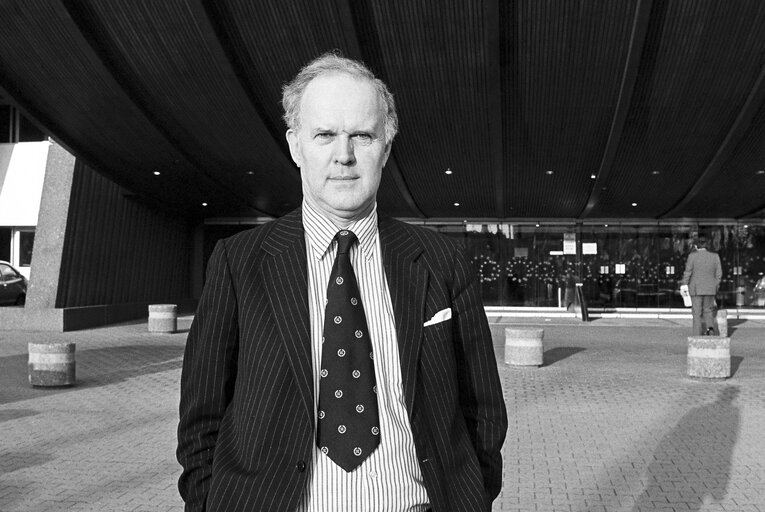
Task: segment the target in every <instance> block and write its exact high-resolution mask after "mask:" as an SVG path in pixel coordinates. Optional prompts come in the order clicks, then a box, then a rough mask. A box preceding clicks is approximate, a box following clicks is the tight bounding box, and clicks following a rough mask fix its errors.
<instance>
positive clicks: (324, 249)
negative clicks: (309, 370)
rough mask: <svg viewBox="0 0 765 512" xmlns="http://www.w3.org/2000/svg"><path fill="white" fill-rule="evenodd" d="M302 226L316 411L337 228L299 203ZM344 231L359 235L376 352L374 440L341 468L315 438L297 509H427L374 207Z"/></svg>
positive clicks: (357, 253) (357, 259) (360, 274)
mask: <svg viewBox="0 0 765 512" xmlns="http://www.w3.org/2000/svg"><path fill="white" fill-rule="evenodd" d="M303 226H304V228H305V238H306V251H307V257H308V307H309V311H310V320H311V356H312V362H313V386H314V408H313V410H314V414H316V411H317V409H318V396H319V369H320V368H321V352H322V349H321V338H322V332H323V329H324V325H323V323H324V305H325V302H326V298H327V283H328V282H329V276H330V274H331V272H332V266H333V264H334V261H335V254H336V252H337V244H336V243H335V242H333V238H334V236H335V234H336V233H337V231H338V230H339V228H337V227H336V226H335V225H334V224H333V223H332V222H331V221H330V220H329V219H327V218H326V217H324V216H322V215H321V214H320V213H319V212H318V211H316V210H315V209H313V208H311V206H309V205H308V204H306V203H305V202H303ZM347 229H350V230H351V231H353V233H355V234H356V237H357V238H358V240H359V242H358V244H356V245H354V246H353V247H352V248H351V254H350V257H351V262H352V264H353V269H354V272H355V273H356V279H357V281H358V284H359V289H360V293H361V300H362V304H363V305H364V311H365V313H366V316H367V324H368V326H369V330H370V334H371V338H372V340H371V341H372V349H373V351H374V353H375V377H376V380H377V390H378V394H377V398H378V409H379V416H380V445H379V446H378V447H377V449H376V450H375V451H374V452H373V453H372V454H371V455H370V456H369V457H368V458H367V459H366V460H365V461H364V462H362V464H361V465H360V466H358V467H357V468H356V469H355V470H353V471H351V472H350V473H346V472H345V471H344V470H343V469H342V468H341V467H340V466H338V465H336V464H335V463H334V462H333V461H332V460H331V459H330V458H329V457H327V456H326V455H324V454H323V453H322V452H321V450H319V448H318V447H317V446H316V444H315V443H314V446H313V453H312V459H311V464H310V468H309V471H310V476H309V478H308V487H307V488H306V489H305V492H304V493H303V497H302V499H301V501H300V505H299V506H298V512H327V511H333V512H362V511H370V512H372V511H374V512H420V511H425V510H427V509H428V508H429V505H428V503H429V501H428V495H427V492H426V490H425V486H424V483H423V479H422V474H421V472H420V467H419V463H418V461H417V455H416V453H415V447H414V440H413V437H412V429H411V426H410V424H409V417H408V414H407V410H406V407H405V405H404V392H403V386H402V382H401V366H400V362H399V353H398V342H397V339H396V326H395V321H394V317H393V307H392V304H391V298H390V292H389V290H388V284H387V281H386V279H385V271H384V268H383V263H382V250H381V247H380V239H379V236H378V232H377V210H376V207H375V209H373V211H372V212H371V213H370V214H369V215H368V216H367V217H365V218H363V219H360V220H358V221H356V222H354V223H353V224H351V225H350V226H349V227H348V228H347Z"/></svg>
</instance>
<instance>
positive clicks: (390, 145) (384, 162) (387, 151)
mask: <svg viewBox="0 0 765 512" xmlns="http://www.w3.org/2000/svg"><path fill="white" fill-rule="evenodd" d="M391 147H393V141H391V142H389V143H387V144H386V145H385V156H384V157H383V164H382V166H383V167H385V164H387V163H388V157H389V156H390V149H391Z"/></svg>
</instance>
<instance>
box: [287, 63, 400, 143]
mask: <svg viewBox="0 0 765 512" xmlns="http://www.w3.org/2000/svg"><path fill="white" fill-rule="evenodd" d="M333 73H344V74H346V75H350V76H351V77H353V78H356V79H361V80H368V81H369V82H370V83H371V84H372V86H373V87H374V88H375V91H377V96H378V97H379V98H380V104H381V105H382V106H383V113H384V114H385V121H384V123H385V124H384V126H385V143H386V144H388V143H390V142H392V141H393V137H395V136H396V133H397V132H398V116H397V115H396V104H395V102H394V101H393V94H391V92H390V91H389V90H388V86H386V85H385V82H383V81H382V80H380V79H379V78H375V75H374V73H372V71H371V70H370V69H369V68H368V67H366V66H365V65H364V64H363V63H361V62H359V61H356V60H352V59H348V58H346V57H343V56H342V55H341V54H340V52H339V51H333V52H327V53H325V54H324V55H321V56H320V57H317V58H316V59H314V60H312V61H311V62H309V63H308V64H306V65H305V66H303V68H302V69H301V70H300V71H299V72H298V74H297V76H295V78H294V79H293V80H292V81H291V82H289V83H288V84H286V85H284V87H282V107H284V122H285V123H287V127H288V128H290V129H292V130H297V129H298V128H300V102H301V101H302V99H303V94H304V93H305V89H306V87H308V84H309V83H311V81H312V80H313V79H315V78H318V77H319V76H322V75H328V74H333Z"/></svg>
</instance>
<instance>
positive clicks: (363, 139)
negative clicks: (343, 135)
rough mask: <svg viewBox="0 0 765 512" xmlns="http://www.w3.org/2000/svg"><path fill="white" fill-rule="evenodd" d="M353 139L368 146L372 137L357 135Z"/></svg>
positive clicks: (365, 134)
mask: <svg viewBox="0 0 765 512" xmlns="http://www.w3.org/2000/svg"><path fill="white" fill-rule="evenodd" d="M353 138H354V139H356V140H358V141H359V142H360V143H362V144H369V143H371V142H372V141H373V140H374V137H372V135H371V134H369V133H357V134H355V135H354V136H353Z"/></svg>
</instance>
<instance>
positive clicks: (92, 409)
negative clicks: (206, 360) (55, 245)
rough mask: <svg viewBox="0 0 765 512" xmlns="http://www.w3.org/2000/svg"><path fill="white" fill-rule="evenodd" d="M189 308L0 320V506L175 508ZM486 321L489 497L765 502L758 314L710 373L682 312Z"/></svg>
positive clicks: (614, 504)
mask: <svg viewBox="0 0 765 512" xmlns="http://www.w3.org/2000/svg"><path fill="white" fill-rule="evenodd" d="M190 322H191V318H190V317H182V318H180V319H179V328H180V332H179V333H177V334H151V333H148V332H147V324H146V322H136V323H130V324H123V325H119V326H113V327H106V328H99V329H91V330H87V331H78V332H69V333H54V334H51V333H21V332H14V331H0V434H1V436H0V512H16V511H19V512H21V511H24V512H27V511H33V512H46V511H98V512H110V511H119V512H127V511H145V512H154V511H162V512H165V511H168V512H169V511H181V510H182V509H183V506H182V503H181V501H180V498H179V497H178V494H177V490H176V480H177V478H178V475H179V473H180V467H179V466H178V464H177V463H176V461H175V428H176V422H177V406H178V381H179V378H180V371H181V361H182V357H183V347H184V343H185V339H186V334H187V331H188V327H189V325H190ZM490 322H491V324H492V331H493V333H494V335H495V336H494V342H495V348H496V353H497V359H498V362H499V367H500V375H501V378H502V384H503V388H504V393H505V398H506V402H507V406H508V413H509V420H510V426H509V429H508V433H507V441H506V442H505V446H504V450H503V451H504V462H505V467H504V487H503V490H502V494H501V496H500V497H499V499H498V500H497V501H496V502H495V506H494V510H495V511H499V510H502V511H504V510H509V511H565V512H585V511H588V512H589V511H594V512H604V511H608V512H611V511H621V512H637V511H643V510H661V511H675V512H679V511H723V510H724V511H759V512H765V350H764V349H765V322H763V321H753V320H746V321H744V320H739V321H731V356H732V357H731V363H732V364H731V367H732V372H733V375H732V377H731V378H730V379H727V380H724V381H701V380H692V379H690V378H688V377H686V374H685V371H686V339H687V336H688V334H689V331H690V320H666V319H597V320H594V321H592V322H589V323H587V324H583V323H581V322H578V321H576V320H573V319H563V318H550V319H545V318H525V319H524V318H513V319H509V318H502V317H491V318H490ZM505 325H514V326H518V325H527V326H537V327H543V328H544V361H545V363H544V365H543V366H542V367H540V368H536V367H532V368H519V367H510V366H507V365H505V364H504V337H503V330H504V329H503V328H504V326H505ZM41 341H74V342H76V344H77V351H76V359H77V363H76V364H77V386H76V387H73V388H64V389H39V388H32V387H31V386H30V385H29V383H28V373H27V343H28V342H41Z"/></svg>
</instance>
